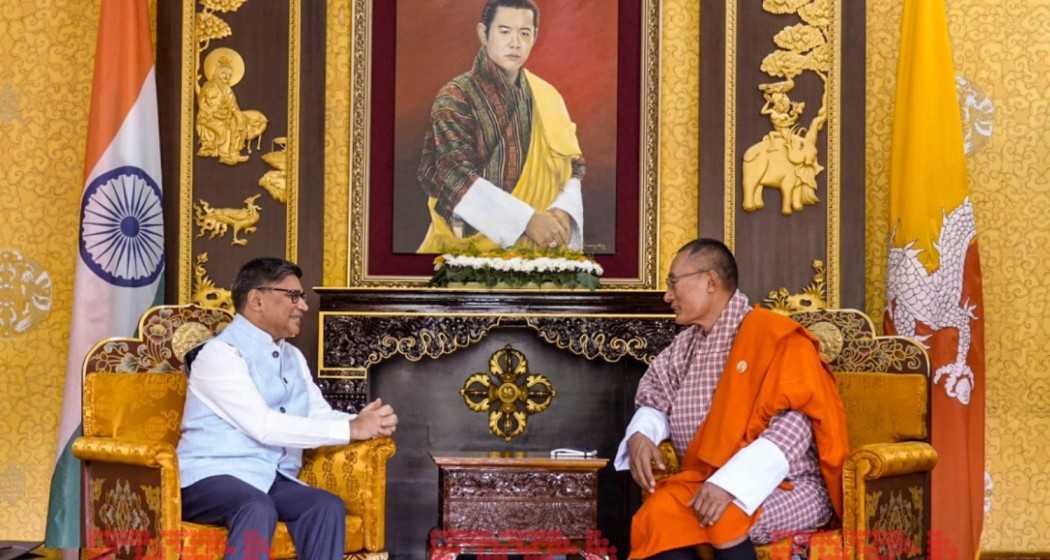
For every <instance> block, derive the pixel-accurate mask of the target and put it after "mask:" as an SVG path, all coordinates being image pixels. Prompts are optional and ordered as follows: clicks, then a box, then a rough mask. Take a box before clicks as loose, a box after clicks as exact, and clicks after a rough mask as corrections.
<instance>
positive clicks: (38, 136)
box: [0, 0, 98, 540]
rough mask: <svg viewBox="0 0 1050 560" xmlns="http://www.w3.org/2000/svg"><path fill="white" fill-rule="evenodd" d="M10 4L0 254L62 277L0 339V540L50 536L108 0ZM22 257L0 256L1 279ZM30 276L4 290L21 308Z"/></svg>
mask: <svg viewBox="0 0 1050 560" xmlns="http://www.w3.org/2000/svg"><path fill="white" fill-rule="evenodd" d="M46 6H47V8H46V9H43V8H42V7H41V4H40V3H38V2H23V1H21V0H2V1H0V44H3V45H5V48H4V49H3V52H2V53H0V142H2V145H0V189H2V191H0V192H2V194H0V217H2V223H3V224H4V227H2V228H0V252H2V251H14V252H17V253H18V254H20V255H21V256H22V258H24V259H27V260H29V261H32V262H33V263H35V265H36V266H37V267H38V268H39V269H40V270H41V271H42V272H46V273H47V275H48V277H49V278H50V281H51V304H50V312H49V313H47V315H46V316H45V317H43V319H42V320H41V321H40V322H39V323H37V324H36V325H35V326H33V327H31V328H29V329H28V330H27V331H25V332H22V333H19V334H9V335H8V336H3V337H0V363H2V364H3V368H4V374H3V381H2V383H0V410H3V413H2V414H0V540H6V539H12V540H30V539H43V536H44V526H45V514H46V512H47V496H48V490H49V485H50V482H51V470H52V467H53V465H54V461H55V447H56V443H57V442H56V440H55V438H56V437H57V436H56V432H57V429H58V413H59V408H60V407H61V403H62V385H63V382H64V380H65V369H66V344H67V338H68V335H69V320H70V315H69V313H70V311H69V310H70V307H71V304H72V295H73V267H74V264H75V262H76V250H77V246H76V243H75V242H73V241H71V240H73V239H76V234H77V219H78V212H79V209H80V191H81V188H82V183H81V181H82V180H83V168H84V143H85V139H86V137H87V117H88V107H89V104H90V97H91V69H92V65H93V64H94V54H95V29H96V26H97V20H98V3H97V2H84V1H83V0H55V1H51V2H47V3H46ZM12 259H13V256H12V254H11V253H8V254H7V255H2V256H0V278H3V273H4V272H7V271H10V270H11V269H10V268H7V270H5V267H8V266H10V265H11V262H12ZM21 285H22V282H19V281H16V282H15V283H14V286H11V285H7V284H5V285H4V286H0V306H3V305H4V304H5V303H7V304H14V302H16V301H17V298H18V297H19V294H20V293H21V290H22V288H21V287H20V286H21Z"/></svg>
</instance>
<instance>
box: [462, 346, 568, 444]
mask: <svg viewBox="0 0 1050 560" xmlns="http://www.w3.org/2000/svg"><path fill="white" fill-rule="evenodd" d="M557 394H558V393H557V391H555V390H554V386H553V385H551V382H550V379H547V377H546V376H544V375H541V374H538V373H530V372H529V362H528V360H527V359H526V358H525V354H523V353H522V352H521V351H519V350H515V349H514V348H512V347H511V346H510V345H509V344H508V345H507V346H505V347H503V348H502V349H500V350H497V351H496V352H495V353H493V354H492V357H490V358H489V371H488V372H487V373H475V374H473V375H471V376H469V377H467V380H466V381H464V382H463V388H462V389H460V390H459V395H460V396H461V397H463V403H464V404H465V405H467V408H469V409H470V410H472V411H474V412H488V413H489V431H490V432H492V434H493V435H495V436H496V437H500V438H503V439H504V440H505V441H508V442H509V441H510V440H512V439H514V438H516V437H518V436H520V435H521V434H523V433H525V428H526V427H527V426H528V423H529V418H528V417H529V416H531V415H533V414H539V413H541V412H543V411H544V410H547V407H549V406H550V405H551V402H552V401H553V400H554V397H555V396H557Z"/></svg>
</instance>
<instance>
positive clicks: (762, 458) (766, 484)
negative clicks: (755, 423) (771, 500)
mask: <svg viewBox="0 0 1050 560" xmlns="http://www.w3.org/2000/svg"><path fill="white" fill-rule="evenodd" d="M787 475H788V460H787V457H785V456H784V452H783V451H781V450H780V448H779V447H777V446H776V444H774V443H773V442H771V441H769V440H768V439H765V438H758V439H756V440H755V441H753V442H751V444H750V445H748V446H747V447H745V448H743V449H741V450H740V451H737V452H736V454H734V455H733V456H732V457H730V458H729V461H727V462H726V464H724V465H722V468H720V469H718V470H717V471H715V474H713V475H711V477H710V478H708V479H707V482H710V483H711V484H714V485H715V486H718V487H719V488H721V489H723V490H725V491H726V492H729V493H730V494H732V495H733V497H734V498H735V499H734V500H733V503H734V504H736V505H737V507H739V508H740V509H742V510H744V513H746V514H748V515H751V514H753V513H755V510H756V509H758V506H760V505H762V502H764V501H766V498H768V497H769V495H770V494H772V493H773V490H774V489H776V487H777V485H778V484H780V481H782V480H784V477H786V476H787Z"/></svg>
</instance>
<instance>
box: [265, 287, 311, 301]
mask: <svg viewBox="0 0 1050 560" xmlns="http://www.w3.org/2000/svg"><path fill="white" fill-rule="evenodd" d="M255 289H256V290H268V291H271V292H281V293H282V294H284V295H286V296H288V299H290V300H291V301H292V304H293V305H294V304H296V303H299V300H301V299H303V298H304V297H306V292H304V291H302V290H289V289H288V288H275V287H273V286H259V287H258V288H255Z"/></svg>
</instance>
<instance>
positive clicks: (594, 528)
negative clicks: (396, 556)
mask: <svg viewBox="0 0 1050 560" xmlns="http://www.w3.org/2000/svg"><path fill="white" fill-rule="evenodd" d="M430 455H431V457H432V458H433V459H434V462H435V463H437V466H438V472H439V489H440V490H439V491H440V497H439V502H438V508H439V511H440V516H441V519H440V525H439V527H438V528H437V529H435V530H434V531H433V532H431V535H430V536H431V538H430V545H429V549H428V550H429V556H430V557H431V558H439V557H440V558H451V557H455V556H456V555H458V554H525V555H529V554H537V555H554V554H580V555H583V556H585V557H588V558H610V557H612V556H613V554H612V552H613V551H612V550H611V549H609V547H608V543H607V542H606V541H605V540H604V539H603V538H602V536H601V533H600V532H599V531H598V471H599V470H600V469H602V468H603V467H605V465H606V464H607V463H608V462H609V460H608V459H598V458H594V459H551V458H550V455H549V454H547V453H535V452H466V451H454V452H448V453H442V452H436V451H435V452H431V454H430Z"/></svg>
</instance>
